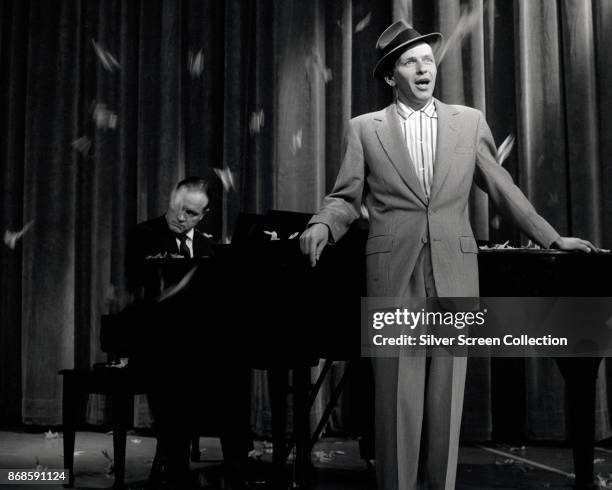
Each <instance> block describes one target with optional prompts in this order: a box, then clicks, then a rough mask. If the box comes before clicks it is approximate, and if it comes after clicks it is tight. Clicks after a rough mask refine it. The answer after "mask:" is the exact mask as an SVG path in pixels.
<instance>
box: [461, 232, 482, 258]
mask: <svg viewBox="0 0 612 490" xmlns="http://www.w3.org/2000/svg"><path fill="white" fill-rule="evenodd" d="M459 246H460V247H461V251H462V252H463V253H466V254H477V253H478V244H477V243H476V240H475V239H474V237H471V236H460V237H459Z"/></svg>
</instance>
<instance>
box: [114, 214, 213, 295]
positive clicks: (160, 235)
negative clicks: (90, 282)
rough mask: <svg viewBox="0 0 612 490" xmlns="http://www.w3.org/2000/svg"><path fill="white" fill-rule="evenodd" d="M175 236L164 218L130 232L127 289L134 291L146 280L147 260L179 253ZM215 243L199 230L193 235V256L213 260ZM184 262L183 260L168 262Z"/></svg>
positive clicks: (146, 222)
mask: <svg viewBox="0 0 612 490" xmlns="http://www.w3.org/2000/svg"><path fill="white" fill-rule="evenodd" d="M178 253H179V251H178V246H177V244H176V238H175V236H174V233H173V232H172V231H171V230H170V229H169V228H168V224H167V222H166V218H165V216H163V215H162V216H159V217H158V218H154V219H152V220H149V221H144V222H142V223H139V224H137V225H136V226H135V227H133V228H132V229H131V230H130V231H129V232H128V238H127V250H126V274H127V281H128V288H129V290H130V291H131V292H135V291H136V290H138V288H139V287H141V286H143V285H144V281H146V280H147V277H146V276H147V271H146V267H145V261H146V259H147V257H154V256H159V255H161V256H163V255H166V254H178ZM214 254H215V243H214V242H213V241H212V240H210V239H208V238H207V237H205V236H204V235H203V234H202V233H201V232H200V231H199V230H198V229H197V228H196V229H195V232H194V234H193V256H194V258H199V257H212V256H214ZM168 260H179V261H180V260H182V259H168Z"/></svg>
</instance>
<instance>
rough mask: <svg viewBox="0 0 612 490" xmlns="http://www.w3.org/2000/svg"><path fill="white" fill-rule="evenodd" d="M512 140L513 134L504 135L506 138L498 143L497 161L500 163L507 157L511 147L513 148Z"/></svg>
mask: <svg viewBox="0 0 612 490" xmlns="http://www.w3.org/2000/svg"><path fill="white" fill-rule="evenodd" d="M514 140H515V137H514V135H513V134H509V135H508V136H506V139H505V140H504V141H503V142H502V144H501V145H499V148H498V149H497V163H499V164H500V165H503V164H504V162H505V161H506V159H507V158H508V155H510V152H511V151H512V148H514Z"/></svg>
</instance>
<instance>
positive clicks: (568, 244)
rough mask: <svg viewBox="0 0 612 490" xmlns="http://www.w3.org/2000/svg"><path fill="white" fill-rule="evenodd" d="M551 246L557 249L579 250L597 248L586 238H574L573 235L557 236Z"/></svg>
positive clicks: (592, 250) (588, 250) (594, 249)
mask: <svg viewBox="0 0 612 490" xmlns="http://www.w3.org/2000/svg"><path fill="white" fill-rule="evenodd" d="M552 248H556V249H559V250H566V251H569V250H580V251H581V252H597V251H599V249H598V248H597V247H596V246H595V245H593V244H592V243H591V242H589V241H588V240H583V239H582V238H576V237H573V236H562V237H559V238H558V239H557V240H556V241H555V242H553V244H552Z"/></svg>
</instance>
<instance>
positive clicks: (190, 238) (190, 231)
mask: <svg viewBox="0 0 612 490" xmlns="http://www.w3.org/2000/svg"><path fill="white" fill-rule="evenodd" d="M193 232H194V229H193V228H192V229H191V230H189V231H188V232H187V233H185V236H186V237H187V238H188V239H189V240H192V241H193Z"/></svg>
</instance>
